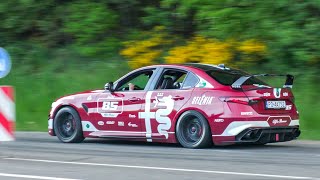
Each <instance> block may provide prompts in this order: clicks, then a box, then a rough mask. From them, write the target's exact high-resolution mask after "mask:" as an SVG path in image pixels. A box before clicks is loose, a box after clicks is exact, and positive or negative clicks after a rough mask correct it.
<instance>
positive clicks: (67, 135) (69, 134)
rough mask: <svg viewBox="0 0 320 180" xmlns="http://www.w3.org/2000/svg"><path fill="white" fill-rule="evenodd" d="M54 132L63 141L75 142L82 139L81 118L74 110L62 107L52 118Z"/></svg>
mask: <svg viewBox="0 0 320 180" xmlns="http://www.w3.org/2000/svg"><path fill="white" fill-rule="evenodd" d="M53 123H54V132H55V134H56V135H57V137H58V138H59V140H60V141H62V142H64V143H77V142H82V141H83V140H84V137H83V133H82V126H81V120H80V117H79V115H78V113H77V111H76V110H74V109H73V108H71V107H64V108H62V109H60V110H59V111H58V113H57V114H56V116H55V118H54V121H53Z"/></svg>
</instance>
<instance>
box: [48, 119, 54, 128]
mask: <svg viewBox="0 0 320 180" xmlns="http://www.w3.org/2000/svg"><path fill="white" fill-rule="evenodd" d="M48 129H53V119H49V120H48Z"/></svg>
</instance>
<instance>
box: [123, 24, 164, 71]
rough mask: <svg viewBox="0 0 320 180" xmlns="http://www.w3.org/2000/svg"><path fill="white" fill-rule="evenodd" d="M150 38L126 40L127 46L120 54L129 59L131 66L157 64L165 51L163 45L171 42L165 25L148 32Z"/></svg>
mask: <svg viewBox="0 0 320 180" xmlns="http://www.w3.org/2000/svg"><path fill="white" fill-rule="evenodd" d="M145 35H146V36H148V37H149V38H147V39H144V40H140V41H128V42H125V48H124V49H123V50H122V51H121V52H120V54H121V55H122V56H124V57H126V58H127V59H129V62H128V64H129V66H130V67H131V68H139V67H142V66H147V65H151V64H155V63H157V62H158V59H159V58H160V57H161V55H162V53H163V52H164V50H163V46H164V45H167V44H169V43H170V40H168V39H169V38H168V34H166V33H164V32H163V27H161V26H158V27H155V28H154V29H153V30H152V31H151V32H146V33H145Z"/></svg>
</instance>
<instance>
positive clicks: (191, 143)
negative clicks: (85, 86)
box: [48, 63, 300, 148]
mask: <svg viewBox="0 0 320 180" xmlns="http://www.w3.org/2000/svg"><path fill="white" fill-rule="evenodd" d="M259 76H284V77H286V81H285V84H284V86H283V87H282V88H274V87H270V86H269V85H267V84H266V83H264V82H263V81H261V80H260V79H259V78H258V77H259ZM292 84H293V76H292V75H272V74H259V75H250V74H248V73H245V72H243V71H240V70H237V69H232V68H227V67H225V66H224V65H218V66H214V65H206V64H196V63H190V64H184V65H154V66H148V67H143V68H140V69H137V70H134V71H132V72H130V73H128V74H127V75H125V76H123V77H122V78H120V79H119V80H117V81H116V82H114V83H113V82H110V83H107V84H106V85H105V89H104V90H93V91H86V92H82V93H77V94H74V95H69V96H64V97H62V98H60V99H58V100H57V101H55V102H53V103H52V109H51V111H50V115H49V121H48V124H49V127H48V128H49V134H50V135H52V136H55V135H56V136H57V137H58V138H59V139H60V140H61V141H62V142H66V143H67V142H70V143H71V142H81V141H83V140H84V138H86V137H90V138H98V137H101V138H121V139H126V140H128V139H131V140H138V141H139V140H140V141H147V142H165V143H180V144H181V145H182V146H184V147H187V148H203V147H208V146H211V145H213V144H214V145H229V144H239V143H242V144H243V143H248V144H266V143H273V142H283V141H290V140H293V139H296V138H297V137H298V136H299V135H300V130H299V114H298V111H297V109H296V106H295V105H294V97H293V94H292V91H291V88H292Z"/></svg>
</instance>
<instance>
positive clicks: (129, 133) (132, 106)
mask: <svg viewBox="0 0 320 180" xmlns="http://www.w3.org/2000/svg"><path fill="white" fill-rule="evenodd" d="M154 71H155V69H144V70H141V71H138V72H133V73H131V74H129V75H128V76H126V77H124V78H122V79H120V80H119V81H118V82H116V83H115V85H114V91H113V92H110V91H105V92H103V93H101V94H99V96H98V98H97V105H98V108H97V111H98V115H97V117H96V119H97V121H98V122H100V124H101V126H100V127H99V129H100V130H102V131H104V132H103V133H102V134H103V136H107V137H130V138H133V137H136V138H143V137H145V133H143V132H141V130H142V128H141V120H140V119H139V118H138V112H139V111H140V110H141V107H142V104H144V102H145V99H144V97H145V94H146V90H145V89H146V88H147V87H148V85H149V84H150V82H151V81H150V79H151V78H152V77H153V76H154ZM130 87H133V89H130ZM100 134H101V132H100Z"/></svg>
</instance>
